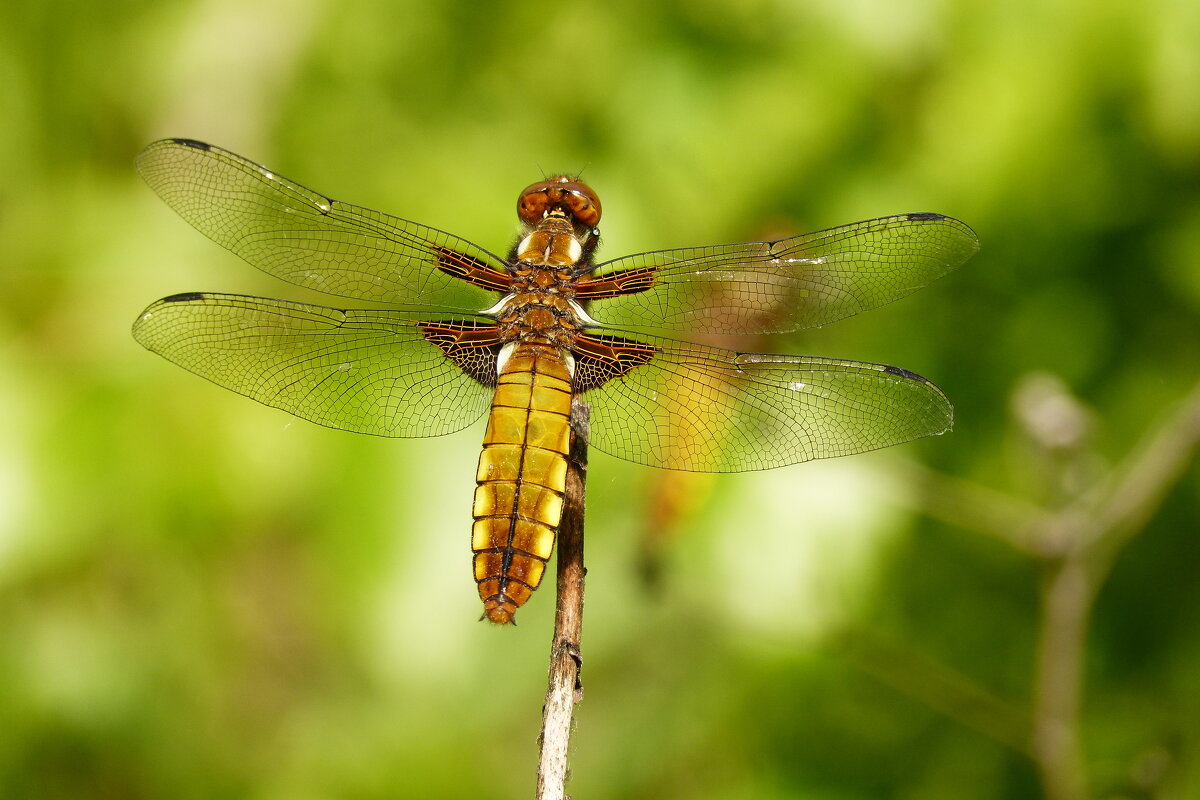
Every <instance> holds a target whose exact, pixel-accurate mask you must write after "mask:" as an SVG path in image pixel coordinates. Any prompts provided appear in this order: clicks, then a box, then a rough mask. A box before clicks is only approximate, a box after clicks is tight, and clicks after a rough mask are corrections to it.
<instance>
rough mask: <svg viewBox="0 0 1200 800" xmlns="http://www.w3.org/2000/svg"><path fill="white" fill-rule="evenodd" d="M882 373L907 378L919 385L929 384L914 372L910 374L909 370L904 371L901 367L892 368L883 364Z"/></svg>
mask: <svg viewBox="0 0 1200 800" xmlns="http://www.w3.org/2000/svg"><path fill="white" fill-rule="evenodd" d="M883 371H884V372H886V373H888V374H889V375H899V376H900V377H901V378H908V379H909V380H910V381H920V382H921V383H929V381H927V380H926V379H925V378H924V377H922V376H921V375H918V374H917V373H915V372H910V371H909V370H906V369H904V368H903V367H893V366H891V365H887V364H885V365H884V367H883Z"/></svg>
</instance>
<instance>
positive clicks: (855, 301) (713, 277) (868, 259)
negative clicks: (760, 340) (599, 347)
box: [588, 214, 979, 334]
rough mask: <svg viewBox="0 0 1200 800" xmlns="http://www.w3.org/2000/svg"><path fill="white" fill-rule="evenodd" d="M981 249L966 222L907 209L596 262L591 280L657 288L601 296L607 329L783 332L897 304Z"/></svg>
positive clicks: (600, 313)
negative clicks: (782, 234)
mask: <svg viewBox="0 0 1200 800" xmlns="http://www.w3.org/2000/svg"><path fill="white" fill-rule="evenodd" d="M978 249H979V240H978V238H977V237H976V236H975V232H974V231H972V230H971V229H970V228H969V227H968V226H967V225H965V224H963V223H962V222H959V221H958V220H956V219H953V218H951V217H946V216H943V215H941V214H901V215H899V216H894V217H882V218H880V219H872V220H866V221H864V222H856V223H853V224H851V225H843V226H841V227H838V228H829V229H828V230H823V231H817V232H816V233H808V234H804V235H803V236H794V237H792V238H790V239H781V240H779V241H775V242H747V243H745V244H726V245H715V246H712V247H692V248H684V249H680V250H658V251H654V252H649V253H639V254H637V255H632V256H626V257H624V258H618V259H615V260H613V261H608V262H605V263H603V264H599V265H597V267H596V269H595V271H594V273H593V279H600V278H605V277H607V278H609V279H610V280H619V279H620V277H621V276H622V275H625V276H629V278H630V281H629V283H630V284H636V283H639V282H640V283H641V284H642V285H643V286H644V285H646V284H647V283H649V284H650V288H648V289H646V290H644V291H637V292H635V293H631V294H622V295H619V296H615V297H611V298H606V299H599V300H596V301H595V303H594V304H593V305H592V307H591V308H590V309H589V312H588V313H590V314H591V315H592V316H593V317H595V318H596V319H597V320H598V321H599V322H601V323H602V324H604V325H606V326H614V327H628V328H635V329H644V330H652V331H665V332H668V333H673V334H679V333H684V334H692V333H732V334H758V333H781V332H784V331H792V330H797V329H799V328H812V327H816V326H819V325H825V324H827V323H830V322H833V321H835V320H839V319H842V318H844V317H848V316H851V315H853V314H857V313H859V312H861V311H867V310H869V309H872V308H877V307H879V306H882V305H885V304H887V303H890V302H892V301H893V300H898V299H900V298H901V297H904V296H905V295H908V294H910V293H911V292H914V291H916V290H917V289H919V288H921V287H922V286H925V285H926V284H928V283H930V282H931V281H934V280H936V279H938V278H940V277H942V276H943V275H945V274H946V273H948V272H950V271H951V270H953V269H954V268H955V267H957V266H958V265H959V264H962V263H963V262H964V261H966V260H967V259H968V258H970V257H971V256H972V255H973V254H974V253H975V252H976V251H977V250H978Z"/></svg>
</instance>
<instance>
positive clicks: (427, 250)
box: [138, 139, 504, 310]
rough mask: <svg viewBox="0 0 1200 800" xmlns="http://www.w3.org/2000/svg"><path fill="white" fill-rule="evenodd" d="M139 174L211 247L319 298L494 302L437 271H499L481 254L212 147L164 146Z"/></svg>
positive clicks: (149, 153) (143, 162)
mask: <svg viewBox="0 0 1200 800" xmlns="http://www.w3.org/2000/svg"><path fill="white" fill-rule="evenodd" d="M138 171H139V172H140V173H141V174H142V177H143V178H144V179H145V180H146V183H148V184H149V185H150V188H152V189H153V190H154V191H155V192H156V193H157V194H158V195H159V197H161V198H162V199H163V200H164V201H165V202H166V203H167V205H169V206H170V207H171V208H173V209H174V210H175V211H176V213H178V214H179V215H180V216H181V217H183V218H184V219H185V220H187V221H188V222H189V223H190V224H191V225H192V226H193V227H195V228H196V229H197V230H198V231H200V232H201V233H203V234H204V235H205V236H207V237H208V238H210V239H212V240H213V241H214V242H216V243H217V244H219V245H221V246H223V247H226V248H228V249H229V250H232V251H233V252H234V253H237V254H238V255H239V256H241V257H242V258H244V259H245V260H246V261H247V262H249V263H250V264H252V265H253V266H255V267H258V268H259V269H261V270H263V271H264V272H267V273H269V274H271V275H274V276H276V277H278V278H282V279H283V280H285V281H288V282H289V283H294V284H296V285H297V286H303V287H305V288H307V289H315V290H316V291H319V292H325V293H327V294H332V295H339V296H342V297H353V298H360V299H366V300H378V301H384V302H391V303H400V304H405V303H414V304H423V305H442V306H447V307H452V308H464V309H470V310H477V309H482V308H487V307H488V306H491V305H492V304H493V303H495V301H496V296H495V295H494V294H492V293H491V292H489V291H486V290H484V289H482V288H480V287H478V286H473V285H470V284H468V283H466V282H464V281H461V280H458V279H456V278H454V277H452V276H451V275H449V274H447V273H446V272H443V271H441V270H439V269H438V264H439V258H443V259H444V258H449V259H451V260H452V261H453V262H455V263H456V264H458V265H460V266H461V265H463V264H470V265H471V266H473V267H478V268H481V269H486V270H488V271H496V272H499V273H503V272H504V265H503V262H502V261H501V260H500V259H499V258H497V257H496V256H495V255H493V254H492V253H490V252H488V251H487V250H484V249H483V248H481V247H479V246H477V245H474V244H472V243H471V242H468V241H466V240H465V239H460V238H458V237H456V236H452V235H450V234H448V233H444V232H442V231H439V230H437V229H435V228H430V227H428V226H425V225H420V224H418V223H416V222H410V221H409V220H406V219H400V218H399V217H393V216H389V215H387V214H383V213H380V212H378V211H372V210H371V209H369V208H362V207H359V206H353V205H350V204H348V203H342V202H339V201H337V200H334V199H332V198H329V197H325V196H324V195H321V194H318V193H317V192H314V191H312V190H311V189H307V188H305V187H304V186H301V185H300V184H298V183H295V182H293V181H290V180H288V179H287V178H284V177H283V176H281V175H278V174H276V173H274V172H272V171H271V170H269V169H267V168H266V167H262V166H259V165H258V164H255V163H254V162H252V161H247V160H246V159H244V158H242V157H241V156H238V155H235V154H233V153H230V152H229V151H227V150H222V149H221V148H219V147H215V146H213V145H209V144H205V143H203V142H197V141H193V140H191V139H164V140H162V141H159V142H155V143H154V144H151V145H150V146H149V147H147V148H146V149H145V150H143V151H142V152H141V154H140V155H138Z"/></svg>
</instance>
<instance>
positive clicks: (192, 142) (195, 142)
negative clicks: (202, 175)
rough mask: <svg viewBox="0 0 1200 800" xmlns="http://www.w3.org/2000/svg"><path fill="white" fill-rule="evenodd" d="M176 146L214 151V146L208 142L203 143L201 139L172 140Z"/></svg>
mask: <svg viewBox="0 0 1200 800" xmlns="http://www.w3.org/2000/svg"><path fill="white" fill-rule="evenodd" d="M171 141H172V142H174V143H175V144H181V145H183V146H184V147H194V148H196V149H197V150H212V145H211V144H208V143H207V142H202V141H200V140H199V139H172V140H171Z"/></svg>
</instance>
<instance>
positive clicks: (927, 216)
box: [907, 211, 946, 222]
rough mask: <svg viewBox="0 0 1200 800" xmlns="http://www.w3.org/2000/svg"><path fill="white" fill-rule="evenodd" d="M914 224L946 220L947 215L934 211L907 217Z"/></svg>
mask: <svg viewBox="0 0 1200 800" xmlns="http://www.w3.org/2000/svg"><path fill="white" fill-rule="evenodd" d="M907 216H908V218H909V219H910V220H912V221H913V222H934V221H936V220H939V219H946V215H945V214H935V213H933V212H932V211H918V212H917V213H915V214H908V215H907Z"/></svg>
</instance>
